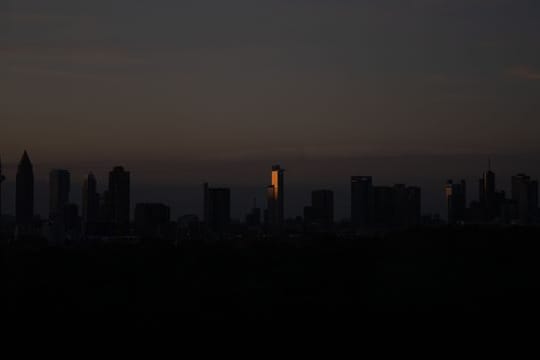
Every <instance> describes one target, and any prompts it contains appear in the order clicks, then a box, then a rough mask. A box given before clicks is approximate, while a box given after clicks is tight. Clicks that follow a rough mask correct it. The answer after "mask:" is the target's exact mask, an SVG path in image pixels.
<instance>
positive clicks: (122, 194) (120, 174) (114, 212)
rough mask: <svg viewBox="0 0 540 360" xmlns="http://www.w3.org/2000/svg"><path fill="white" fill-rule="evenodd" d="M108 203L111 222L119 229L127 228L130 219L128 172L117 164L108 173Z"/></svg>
mask: <svg viewBox="0 0 540 360" xmlns="http://www.w3.org/2000/svg"><path fill="white" fill-rule="evenodd" d="M108 196H109V200H110V201H109V204H108V206H110V209H109V211H110V213H109V215H110V216H111V219H110V220H111V222H112V223H114V224H116V225H117V226H118V228H119V229H121V231H125V230H126V229H127V225H129V219H130V216H129V214H130V173H129V172H128V171H125V170H124V168H123V167H121V166H117V167H115V168H114V169H113V171H111V172H110V173H109V192H108Z"/></svg>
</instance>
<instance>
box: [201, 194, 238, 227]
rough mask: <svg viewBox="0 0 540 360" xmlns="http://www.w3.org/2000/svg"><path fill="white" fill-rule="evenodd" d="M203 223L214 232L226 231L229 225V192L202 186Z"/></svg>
mask: <svg viewBox="0 0 540 360" xmlns="http://www.w3.org/2000/svg"><path fill="white" fill-rule="evenodd" d="M203 190H204V223H205V224H206V226H207V228H208V229H209V230H211V231H214V232H223V231H225V230H227V228H228V226H229V225H230V223H231V190H230V189H227V188H210V187H209V186H208V184H204V187H203Z"/></svg>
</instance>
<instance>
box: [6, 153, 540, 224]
mask: <svg viewBox="0 0 540 360" xmlns="http://www.w3.org/2000/svg"><path fill="white" fill-rule="evenodd" d="M284 173H285V170H284V169H283V168H282V167H281V166H280V165H273V166H272V167H271V176H270V180H271V183H272V184H274V185H270V186H267V190H266V197H267V203H266V208H265V211H264V213H261V214H259V218H260V219H259V220H257V221H263V222H264V223H269V224H272V223H273V224H275V225H274V227H276V228H280V227H281V226H282V225H279V224H283V221H284V220H285V219H292V218H294V217H298V216H303V217H304V218H305V219H310V218H313V217H314V214H317V211H319V215H320V214H321V213H320V212H321V211H322V212H323V213H324V212H326V214H328V211H330V213H331V215H330V217H331V218H332V219H333V220H335V221H338V222H339V221H350V222H351V223H352V224H355V225H357V226H366V225H368V224H376V223H377V221H384V222H389V223H393V222H394V221H396V223H401V222H403V223H408V224H420V217H422V216H425V215H428V216H436V217H440V218H441V219H445V220H447V221H448V222H449V223H456V222H459V221H465V219H476V220H473V221H488V222H489V221H491V220H494V219H496V218H500V216H501V213H500V211H502V210H499V207H500V206H501V205H500V202H501V201H505V200H504V199H509V200H512V201H514V202H517V203H523V205H519V207H520V210H519V213H520V215H519V216H518V217H519V219H521V220H520V221H528V220H526V219H527V218H528V217H530V218H531V219H532V216H536V215H534V214H535V213H536V211H537V204H538V180H537V178H535V177H534V176H533V177H532V178H531V176H529V175H527V174H525V173H524V172H522V171H520V172H518V173H516V174H513V175H512V176H511V178H510V184H511V187H510V189H509V190H504V188H503V189H502V190H501V185H500V183H501V182H497V176H496V173H495V172H494V171H493V168H492V160H491V158H489V159H488V164H487V167H486V168H485V170H484V171H483V172H482V174H481V176H480V177H478V178H477V180H476V181H477V184H478V187H477V188H476V189H475V190H473V191H476V192H475V193H473V194H472V196H471V185H472V187H473V188H474V185H475V184H474V182H473V183H472V184H468V185H466V184H467V181H465V180H464V179H462V180H459V181H453V180H451V179H450V180H448V181H446V185H445V186H444V185H442V186H441V187H440V191H441V193H444V196H445V197H446V202H445V203H444V206H441V209H443V211H441V212H440V213H434V212H430V211H426V209H424V208H423V201H422V200H423V199H424V195H421V194H423V191H422V188H421V187H420V186H416V185H414V184H404V183H402V182H399V181H394V182H393V183H392V184H391V186H380V184H379V183H377V184H375V183H374V182H375V180H374V178H373V176H350V180H351V185H350V186H352V187H351V188H350V192H349V194H348V195H347V197H349V198H350V199H349V205H350V211H349V213H348V214H347V216H344V217H338V218H336V219H334V212H335V209H336V208H338V209H339V208H343V205H344V204H343V203H341V202H338V205H337V206H335V205H334V191H333V190H322V189H321V188H319V189H316V188H313V189H311V190H309V189H308V188H303V189H296V191H302V192H304V193H310V194H311V195H310V196H311V205H310V203H309V202H304V203H303V205H302V212H301V213H300V214H295V215H293V216H289V215H286V213H285V212H284V210H285V209H286V207H285V206H284V203H285V200H284V199H285V197H284V195H283V194H284V188H285V180H284ZM0 175H1V176H4V171H3V169H2V173H1V174H0ZM17 179H18V181H19V182H20V184H21V186H20V190H21V191H18V190H17V188H16V189H15V190H16V191H15V194H16V195H17V194H22V195H26V191H25V190H24V189H30V190H31V193H30V196H29V197H27V196H23V197H24V199H23V200H21V201H20V203H21V204H23V206H20V207H21V208H26V209H31V212H32V213H34V214H35V215H38V216H41V217H43V218H46V217H47V216H48V217H49V219H50V220H53V222H54V219H55V217H58V216H59V215H61V214H62V213H63V211H64V209H63V208H65V207H66V206H67V205H69V204H74V205H76V206H77V209H76V210H75V211H77V214H80V216H81V219H83V220H85V219H88V218H90V219H95V220H97V219H99V218H100V217H101V218H103V216H106V217H107V218H111V219H112V220H113V222H114V223H116V224H118V225H119V226H124V227H125V226H127V223H128V222H129V221H131V220H133V218H134V217H135V213H136V212H137V209H136V205H137V206H139V205H149V206H150V205H157V204H163V203H162V202H159V201H158V199H150V200H145V201H138V200H136V201H133V200H132V197H131V192H132V190H131V184H130V172H129V171H125V169H124V167H123V166H114V167H113V169H112V171H109V172H108V187H107V188H104V189H103V190H102V192H103V193H102V194H101V192H100V191H98V184H99V179H98V178H96V176H95V175H94V173H93V172H92V171H90V172H89V173H88V175H87V177H86V179H84V181H83V182H82V185H81V187H80V189H79V190H80V192H79V193H80V199H79V198H78V196H72V197H70V195H69V194H70V191H71V186H72V185H71V173H70V172H69V171H68V170H64V169H52V170H50V172H49V182H48V187H49V192H48V194H47V195H48V206H49V207H48V213H47V214H46V215H45V216H44V214H42V213H40V211H35V210H34V207H35V198H34V197H35V196H34V194H35V193H36V191H35V186H34V169H33V164H32V162H31V159H30V157H29V155H28V152H27V151H26V150H25V151H24V153H23V155H22V158H21V160H20V163H19V164H18V171H17ZM366 181H367V183H366V184H367V185H366V186H367V187H366V186H364V185H360V184H361V183H363V182H366ZM355 184H357V185H360V187H358V186H357V185H355ZM529 184H530V185H529ZM362 186H363V187H362ZM531 186H533V187H531ZM253 187H254V188H255V187H256V186H255V185H253ZM364 188H365V189H364ZM275 189H279V191H276V190H275ZM232 190H233V191H232V193H233V194H234V193H235V192H236V191H235V190H236V189H235V188H234V187H233V188H232ZM531 191H532V193H530V192H531ZM75 192H76V193H77V192H78V191H75ZM258 192H259V193H260V192H261V188H259V190H258ZM390 192H392V193H395V195H390ZM37 193H38V194H39V193H40V192H39V191H37ZM317 193H319V194H320V195H319V196H316V194H317ZM325 193H329V194H328V195H326V194H325ZM529 193H530V195H529ZM398 194H401V195H398ZM415 194H416V195H415ZM456 194H457V195H456ZM2 195H3V194H2ZM168 195H169V197H171V195H172V197H177V196H178V195H177V194H168ZM243 195H244V196H245V194H243ZM304 195H305V194H304ZM17 196H19V195H17ZM321 196H323V197H322V198H321ZM381 196H383V197H382V199H386V198H388V196H392V197H393V196H399V197H400V198H402V199H403V200H400V201H407V200H405V199H407V198H409V199H411V200H412V199H415V200H412V201H413V202H412V203H410V205H405V203H403V205H402V206H401V209H402V210H395V211H400V212H401V213H402V215H399V218H396V219H394V220H392V219H393V217H394V216H398V215H397V213H396V214H394V215H392V214H393V213H392V212H390V213H388V211H394V210H389V209H386V208H384V209H383V208H380V209H378V210H377V208H374V209H372V210H370V209H371V208H372V206H379V207H380V206H383V205H382V203H381V200H380V199H381ZM529 196H532V197H529ZM38 197H39V196H38ZM399 197H398V198H399ZM520 197H521V198H523V197H525V198H527V199H530V200H522V201H521V202H520V200H519V199H520ZM317 198H319V199H320V200H316V199H317ZM325 198H327V199H329V200H324V199H325ZM201 199H202V203H203V206H202V208H203V209H202V213H198V212H197V211H187V212H182V213H179V214H178V215H176V214H175V216H176V217H180V216H183V215H188V214H196V215H197V216H199V217H200V218H201V219H202V220H203V221H205V222H206V221H208V222H210V223H216V221H218V222H220V221H221V222H222V223H228V222H231V221H233V220H234V221H241V222H242V221H244V220H245V219H248V218H249V216H253V211H254V210H256V209H255V208H256V202H257V199H258V197H254V198H253V201H254V202H255V205H254V208H250V207H247V206H242V212H241V215H240V216H238V217H236V216H232V215H231V214H232V212H231V209H232V206H231V203H234V201H231V199H232V196H231V188H229V187H227V188H224V187H221V188H210V187H209V185H208V183H204V192H203V196H202V197H201ZM377 199H379V200H377ZM450 199H452V200H450ZM180 200H181V199H180ZM244 200H246V199H244ZM341 200H342V199H341ZM223 201H226V202H225V203H223ZM328 201H330V203H331V204H332V205H331V206H332V209H331V210H324V209H322V208H320V206H323V207H324V206H325V205H318V206H319V209H318V210H317V206H316V203H318V204H323V203H325V202H328ZM382 201H386V200H382ZM456 201H457V202H456ZM523 201H525V202H523ZM214 204H215V205H214ZM225 204H226V205H225ZM242 204H246V202H245V201H243V202H242ZM376 204H379V205H376ZM534 204H536V205H534ZM164 205H166V206H167V208H168V210H167V213H168V214H169V215H168V216H169V217H170V216H171V207H170V202H169V201H165V202H164ZM103 206H106V207H107V208H108V209H109V210H101V208H102V207H103ZM223 206H225V208H223ZM355 206H356V208H355ZM358 206H361V207H362V209H360V208H359V207H358ZM384 206H387V205H384ZM410 206H412V208H411V207H410ZM469 206H470V209H469ZM508 206H510V205H508ZM15 208H16V209H17V208H19V206H18V204H16V206H15ZM214 208H216V209H219V210H213V209H214ZM456 208H457V210H455V209H456ZM385 209H386V210H385ZM414 209H418V210H414ZM192 210H194V209H192ZM103 211H106V212H108V214H105V215H99V214H102V212H103ZM148 211H150V212H153V213H155V212H156V211H154V210H148ZM381 211H382V212H381ZM508 211H510V210H508ZM23 212H25V213H28V212H30V210H23ZM214 212H217V213H220V214H223V215H219V216H220V219H222V220H214V219H217V218H215V215H212V214H213V213H214ZM161 213H163V211H161ZM377 213H379V215H377ZM522 213H523V214H524V215H521V214H522ZM17 214H18V213H17ZM89 214H90V215H89ZM280 214H284V215H280ZM355 214H357V215H355ZM362 214H363V215H362ZM407 214H409V215H407ZM410 214H416V215H410ZM7 215H11V214H10V213H8V214H7ZM317 216H318V215H317ZM324 216H328V215H324ZM324 216H323V215H320V219H322V218H323V217H324ZM410 216H413V217H412V218H411V217H410ZM507 216H510V215H507ZM18 217H19V218H22V217H23V216H22V215H21V216H18ZM24 217H25V218H28V216H27V215H25V216H24ZM315 217H316V216H315ZM377 218H378V220H377ZM406 218H407V219H408V220H405V219H406ZM280 219H281V220H280ZM399 219H401V220H399ZM18 221H19V220H18ZM247 221H248V222H249V220H247ZM22 222H23V223H24V222H28V219H26V220H24V221H22ZM122 224H124V225H122ZM214 227H223V225H214Z"/></svg>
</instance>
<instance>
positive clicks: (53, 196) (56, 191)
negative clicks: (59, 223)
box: [49, 170, 71, 220]
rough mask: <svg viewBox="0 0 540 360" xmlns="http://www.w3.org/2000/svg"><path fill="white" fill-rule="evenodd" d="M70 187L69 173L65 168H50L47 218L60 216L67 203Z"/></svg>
mask: <svg viewBox="0 0 540 360" xmlns="http://www.w3.org/2000/svg"><path fill="white" fill-rule="evenodd" d="M70 187H71V179H70V174H69V172H68V171H67V170H52V171H51V173H50V174H49V219H51V220H57V219H58V218H59V217H62V216H63V214H64V210H65V207H66V205H67V204H68V203H69V192H70Z"/></svg>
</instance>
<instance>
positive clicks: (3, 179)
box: [0, 158, 6, 232]
mask: <svg viewBox="0 0 540 360" xmlns="http://www.w3.org/2000/svg"><path fill="white" fill-rule="evenodd" d="M5 180H6V177H5V176H4V173H3V172H2V159H1V158H0V232H1V231H2V183H3V182H4V181H5Z"/></svg>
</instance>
